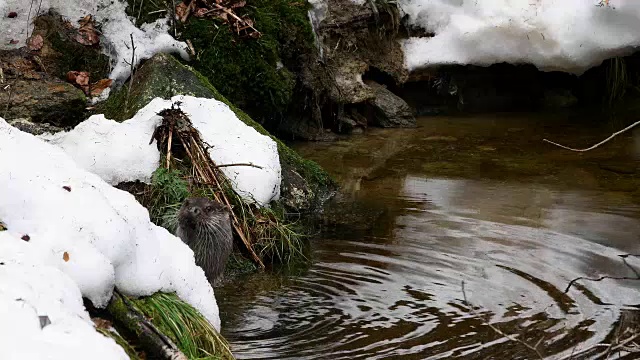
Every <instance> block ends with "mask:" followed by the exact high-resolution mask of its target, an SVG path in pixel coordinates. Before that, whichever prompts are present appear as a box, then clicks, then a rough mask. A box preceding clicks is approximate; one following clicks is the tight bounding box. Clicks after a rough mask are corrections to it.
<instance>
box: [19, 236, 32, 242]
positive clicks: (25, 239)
mask: <svg viewBox="0 0 640 360" xmlns="http://www.w3.org/2000/svg"><path fill="white" fill-rule="evenodd" d="M20 239H22V240H24V241H29V240H31V237H30V236H29V235H26V234H25V235H22V237H21V238H20Z"/></svg>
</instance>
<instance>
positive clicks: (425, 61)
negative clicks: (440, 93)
mask: <svg viewBox="0 0 640 360" xmlns="http://www.w3.org/2000/svg"><path fill="white" fill-rule="evenodd" d="M598 2H599V1H597V0H477V1H476V0H474V1H464V0H455V1H454V0H401V1H400V6H401V9H402V11H403V12H404V13H405V14H407V15H408V16H409V22H410V23H411V24H413V25H417V26H420V27H422V28H424V29H426V30H428V31H430V32H433V33H435V36H434V37H432V38H429V37H424V38H416V37H414V38H409V39H407V40H405V41H404V42H403V48H404V52H405V65H406V67H407V68H408V70H410V71H414V70H416V69H420V68H424V67H428V66H434V65H441V64H474V65H485V66H486V65H491V64H494V63H500V62H508V63H512V64H518V63H530V64H533V65H535V66H537V67H538V68H539V69H541V70H544V71H553V70H559V71H565V72H569V73H574V74H578V75H579V74H582V73H583V72H584V71H586V70H587V69H589V68H590V67H593V66H597V65H599V64H600V63H601V62H602V61H603V60H605V59H607V58H611V57H615V56H621V55H627V54H630V53H631V52H632V51H634V49H636V48H637V47H638V45H640V2H639V1H636V0H611V1H610V2H609V4H610V6H603V7H598V6H596V4H597V3H598Z"/></svg>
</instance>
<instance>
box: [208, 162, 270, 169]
mask: <svg viewBox="0 0 640 360" xmlns="http://www.w3.org/2000/svg"><path fill="white" fill-rule="evenodd" d="M229 166H251V167H254V168H258V169H264V168H263V167H262V166H259V165H255V164H253V163H237V164H224V165H216V166H214V167H215V168H216V169H219V168H223V167H229Z"/></svg>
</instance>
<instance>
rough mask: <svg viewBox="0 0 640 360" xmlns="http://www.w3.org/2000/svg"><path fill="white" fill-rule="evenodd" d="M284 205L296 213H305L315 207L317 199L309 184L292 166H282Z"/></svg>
mask: <svg viewBox="0 0 640 360" xmlns="http://www.w3.org/2000/svg"><path fill="white" fill-rule="evenodd" d="M280 196H281V197H282V203H283V204H284V205H285V206H286V207H288V208H289V209H292V210H294V211H298V212H303V211H306V210H309V209H311V208H312V207H313V206H314V203H313V200H314V199H315V198H316V196H315V194H314V192H313V189H311V187H310V186H309V183H308V182H307V181H306V180H305V179H304V178H303V177H302V176H301V175H300V174H298V172H297V171H296V170H295V169H294V168H293V167H292V166H290V165H288V164H283V166H282V185H281V187H280Z"/></svg>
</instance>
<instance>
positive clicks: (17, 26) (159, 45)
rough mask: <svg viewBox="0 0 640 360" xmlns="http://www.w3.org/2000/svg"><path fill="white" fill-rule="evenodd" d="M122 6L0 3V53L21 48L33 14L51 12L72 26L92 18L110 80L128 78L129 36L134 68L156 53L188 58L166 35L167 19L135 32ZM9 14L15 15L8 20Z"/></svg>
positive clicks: (73, 0)
mask: <svg viewBox="0 0 640 360" xmlns="http://www.w3.org/2000/svg"><path fill="white" fill-rule="evenodd" d="M125 7H126V4H125V3H124V2H123V1H122V0H42V1H27V0H1V1H0V50H4V49H15V48H19V47H22V46H24V45H25V42H26V40H27V35H30V34H31V33H32V31H33V23H32V21H33V18H34V17H35V16H36V14H38V13H39V14H42V13H46V12H47V11H49V10H50V9H54V10H56V11H57V12H58V13H60V15H62V16H63V17H65V18H66V19H68V20H69V21H71V23H72V24H74V25H75V26H77V25H78V24H77V21H78V20H80V19H81V18H82V17H84V16H85V15H93V16H94V17H95V20H96V22H97V23H98V24H99V25H100V26H101V28H100V30H101V33H102V37H101V46H102V49H103V52H105V53H106V54H107V55H109V56H111V58H112V62H113V64H112V65H113V69H112V71H111V74H110V75H109V77H110V78H111V79H114V80H118V81H124V80H126V79H127V78H128V77H129V74H130V65H129V64H127V62H131V57H132V52H133V50H132V48H131V35H132V36H133V41H134V44H135V55H136V56H135V59H134V65H137V64H138V63H140V61H142V60H144V59H149V58H151V57H152V56H153V55H154V54H157V53H160V52H176V53H179V54H180V56H182V57H183V58H185V59H187V58H188V57H189V55H188V53H187V51H186V48H187V46H186V44H185V43H183V42H180V41H177V40H175V39H174V38H173V37H171V35H169V34H168V33H167V30H168V29H169V26H168V20H167V19H160V20H158V21H156V22H155V23H153V24H145V25H143V26H142V29H139V28H137V27H136V26H135V25H134V23H133V22H132V21H131V18H129V17H128V16H127V15H126V13H125ZM38 11H39V12H38ZM11 12H15V13H16V16H15V17H13V18H9V17H8V14H9V13H11ZM96 80H97V79H96Z"/></svg>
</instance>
